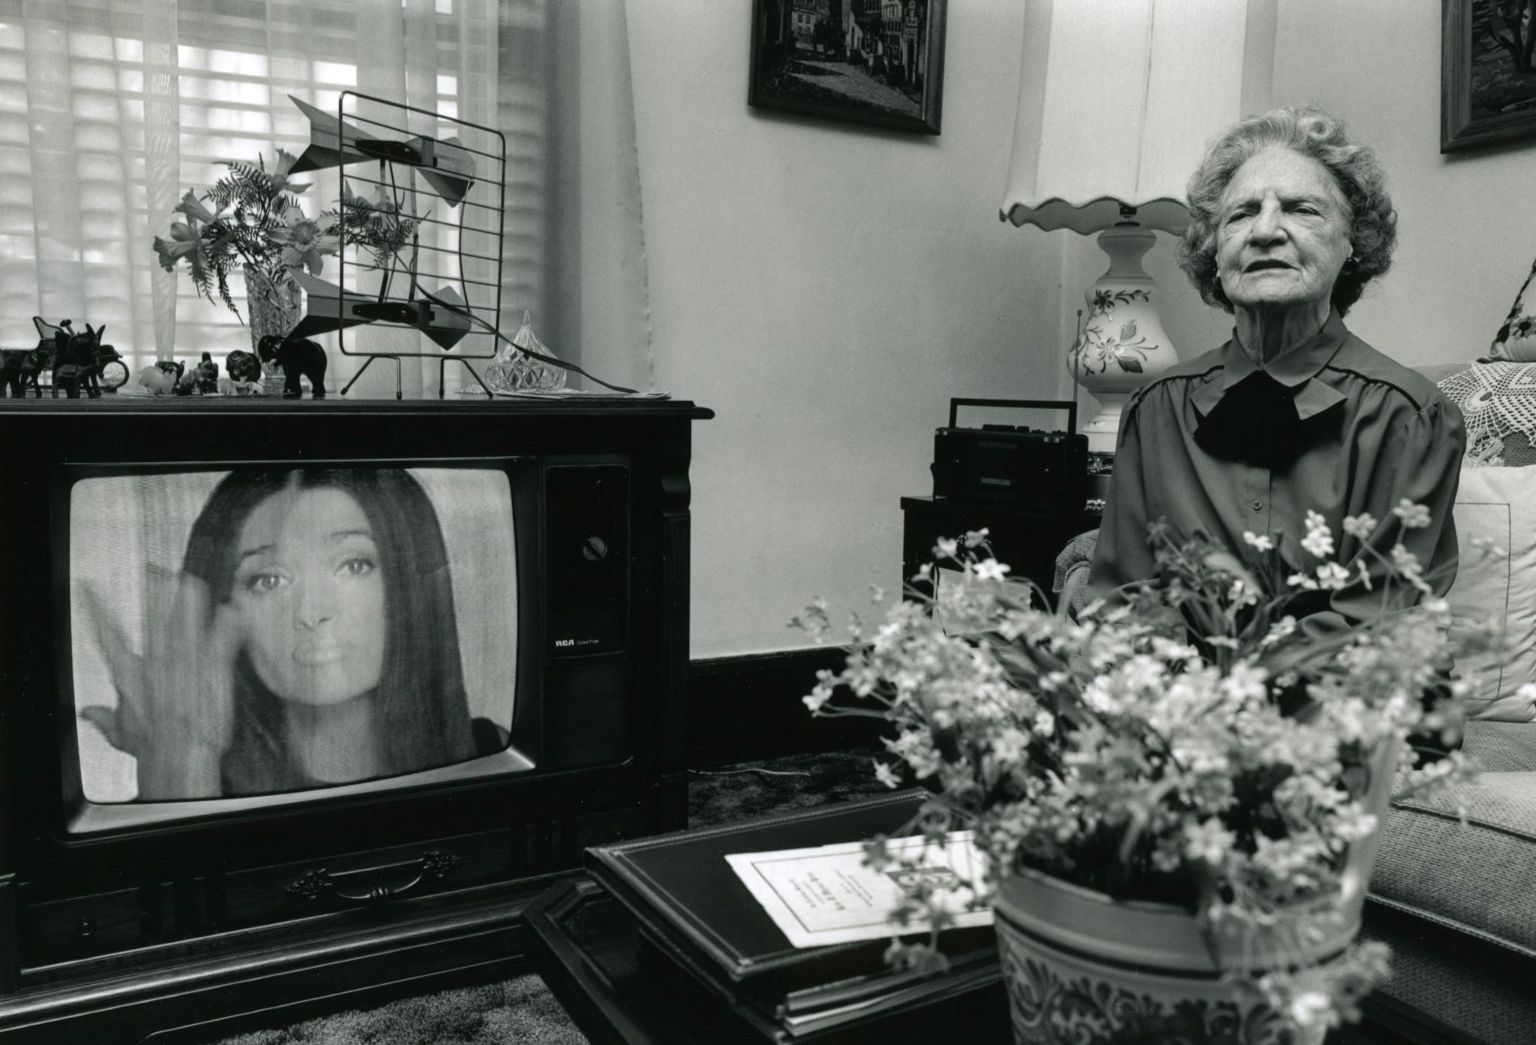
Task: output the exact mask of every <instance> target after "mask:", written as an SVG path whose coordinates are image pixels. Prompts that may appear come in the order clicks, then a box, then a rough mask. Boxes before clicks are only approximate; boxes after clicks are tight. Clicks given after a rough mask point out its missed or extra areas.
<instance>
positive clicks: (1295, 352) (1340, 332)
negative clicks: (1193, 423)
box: [1192, 310, 1349, 421]
mask: <svg viewBox="0 0 1536 1045" xmlns="http://www.w3.org/2000/svg"><path fill="white" fill-rule="evenodd" d="M1348 338H1349V329H1348V328H1347V327H1345V326H1344V320H1343V318H1342V317H1341V316H1340V315H1339V314H1338V312H1337V311H1333V310H1330V311H1329V313H1328V319H1327V321H1326V322H1324V323H1323V327H1322V329H1321V330H1319V331H1318V332H1317V333H1316V334H1313V335H1312V336H1311V337H1309V338H1308V339H1307V340H1306V341H1304V342H1302V343H1301V344H1300V345H1298V346H1297V347H1296V348H1293V349H1291V351H1289V352H1287V353H1285V355H1283V356H1281V357H1280V358H1279V359H1276V360H1275V361H1274V362H1272V363H1270V364H1269V365H1268V366H1266V367H1264V368H1263V369H1264V370H1265V371H1267V372H1268V373H1269V376H1270V377H1272V378H1274V379H1275V380H1276V381H1278V382H1280V383H1281V384H1282V385H1285V386H1286V387H1287V388H1294V389H1296V398H1295V403H1296V416H1297V417H1298V418H1300V419H1301V420H1303V421H1305V420H1307V418H1309V417H1313V416H1315V415H1317V414H1320V413H1322V412H1323V411H1324V410H1327V409H1328V408H1329V407H1331V406H1334V405H1335V404H1337V403H1341V402H1343V401H1344V393H1343V392H1340V391H1339V390H1338V389H1337V388H1334V387H1333V386H1332V385H1329V384H1326V383H1325V382H1322V381H1318V380H1315V379H1316V377H1317V375H1318V374H1320V373H1322V371H1323V368H1324V367H1325V366H1327V365H1328V364H1329V363H1330V362H1332V361H1333V357H1334V356H1336V355H1337V354H1338V352H1339V349H1340V348H1342V347H1344V342H1345V341H1346V340H1347V339H1348ZM1221 363H1222V372H1221V376H1220V377H1219V378H1217V379H1216V380H1213V381H1207V382H1206V383H1205V384H1203V385H1201V386H1200V387H1199V388H1198V389H1196V390H1195V393H1194V395H1193V396H1192V399H1193V400H1194V404H1195V407H1196V408H1197V409H1198V410H1199V411H1200V413H1201V414H1204V415H1209V414H1210V412H1211V410H1212V409H1213V408H1214V407H1215V406H1216V404H1217V403H1219V402H1221V399H1222V397H1223V396H1224V395H1226V394H1227V390H1228V389H1230V388H1232V387H1233V386H1234V385H1236V384H1237V383H1238V382H1239V381H1241V380H1242V379H1243V378H1245V377H1247V376H1248V375H1250V374H1252V373H1253V372H1254V371H1256V370H1258V369H1259V365H1258V364H1257V363H1255V362H1254V361H1253V358H1252V357H1251V356H1249V355H1248V353H1247V352H1245V351H1243V346H1242V345H1240V344H1238V342H1237V335H1236V333H1235V332H1234V333H1233V336H1232V338H1231V340H1229V341H1228V342H1227V343H1226V344H1224V345H1222V346H1221Z"/></svg>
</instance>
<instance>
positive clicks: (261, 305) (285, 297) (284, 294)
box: [245, 270, 303, 383]
mask: <svg viewBox="0 0 1536 1045" xmlns="http://www.w3.org/2000/svg"><path fill="white" fill-rule="evenodd" d="M245 292H246V310H247V311H248V312H249V313H250V317H249V319H250V323H249V326H250V330H251V351H252V352H255V353H256V356H257V358H258V359H259V358H261V352H260V348H261V339H262V338H264V337H266V336H268V335H269V334H275V335H276V336H278V337H287V336H288V331H290V330H292V329H293V328H294V327H296V326H298V323H299V317H300V314H301V312H302V304H303V302H302V301H301V299H300V297H299V288H298V287H296V286H294V285H293V284H292V283H291V282H286V281H284V282H278V283H273V282H272V281H271V280H269V279H268V278H267V277H266V276H264V275H262V274H261V273H259V272H253V271H250V270H247V271H246V273H245ZM279 383H281V382H279Z"/></svg>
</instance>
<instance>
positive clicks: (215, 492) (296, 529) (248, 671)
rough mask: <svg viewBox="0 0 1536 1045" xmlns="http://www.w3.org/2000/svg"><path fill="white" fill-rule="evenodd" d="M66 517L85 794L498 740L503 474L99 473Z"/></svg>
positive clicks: (255, 777) (182, 796) (258, 789)
mask: <svg viewBox="0 0 1536 1045" xmlns="http://www.w3.org/2000/svg"><path fill="white" fill-rule="evenodd" d="M67 532H68V556H69V559H68V576H69V581H70V583H69V594H70V599H69V614H70V636H71V643H70V649H69V654H70V664H71V669H72V681H73V693H72V699H73V704H74V711H75V716H74V729H75V740H76V745H77V749H78V755H79V781H78V784H79V797H81V798H83V799H84V801H85V802H86V803H90V804H92V805H96V806H111V805H114V804H127V805H138V804H154V803H172V805H171V806H169V807H165V808H173V809H174V808H175V807H176V806H177V805H179V804H181V803H185V802H187V801H189V800H197V799H224V800H228V799H240V798H261V797H262V796H266V797H268V798H269V799H270V798H271V797H273V796H282V795H289V796H293V797H294V798H297V797H299V796H302V795H305V794H312V793H313V792H314V791H315V789H319V788H325V789H335V788H338V787H340V788H342V789H344V790H354V789H355V788H356V786H358V785H362V786H363V787H364V788H367V789H372V788H373V787H377V786H379V785H378V783H377V782H380V781H388V780H395V779H398V778H401V777H405V776H407V775H410V774H420V773H422V772H423V771H427V770H433V769H436V768H438V767H444V766H456V765H466V764H472V763H473V762H474V760H476V759H483V758H485V757H486V756H489V755H493V754H496V753H497V752H502V751H506V750H507V748H508V736H509V730H510V728H511V724H512V714H513V702H514V699H515V694H516V675H517V658H518V618H517V594H518V593H517V584H518V574H517V562H518V559H517V548H516V539H515V532H514V527H513V498H512V491H511V489H510V483H509V479H508V474H507V472H506V471H505V470H503V469H500V468H494V467H483V466H480V467H410V468H396V467H382V466H372V465H369V466H359V465H356V464H349V465H347V466H338V467H303V468H295V467H292V466H291V465H288V466H270V467H268V466H245V465H241V466H239V467H235V468H231V469H226V470H207V469H203V468H190V467H189V468H186V469H182V470H177V469H175V468H171V469H155V470H153V471H145V470H138V471H131V470H129V469H125V468H113V469H95V470H92V471H90V472H89V473H88V474H83V475H82V477H81V478H79V479H78V480H77V481H76V482H74V483H73V484H72V486H71V487H70V491H69V495H68V528H67ZM368 782H375V783H373V784H372V785H370V784H369V783H368Z"/></svg>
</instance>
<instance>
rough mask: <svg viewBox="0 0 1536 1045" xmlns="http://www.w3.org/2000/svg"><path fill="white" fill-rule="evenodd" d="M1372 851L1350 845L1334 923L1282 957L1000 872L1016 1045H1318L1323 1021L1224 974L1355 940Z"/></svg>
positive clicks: (1378, 763) (1367, 845)
mask: <svg viewBox="0 0 1536 1045" xmlns="http://www.w3.org/2000/svg"><path fill="white" fill-rule="evenodd" d="M1399 747H1400V745H1397V744H1391V745H1384V746H1383V749H1382V750H1381V751H1379V752H1377V754H1376V756H1375V757H1373V759H1372V761H1371V786H1370V791H1369V793H1368V795H1367V799H1366V807H1367V810H1368V811H1369V812H1371V813H1373V814H1374V815H1375V816H1376V819H1377V823H1378V824H1379V823H1380V822H1381V818H1382V816H1383V815H1384V813H1385V811H1386V806H1387V802H1388V799H1389V797H1390V791H1391V781H1392V775H1393V768H1394V766H1395V764H1396V758H1397V752H1398V750H1399ZM1376 849H1377V845H1376V836H1375V834H1374V833H1373V834H1372V835H1369V836H1367V837H1366V838H1365V839H1362V840H1361V841H1360V842H1358V843H1357V844H1356V845H1355V846H1353V847H1352V848H1351V850H1350V853H1349V856H1348V857H1347V862H1346V867H1345V872H1344V875H1343V881H1342V885H1341V888H1342V890H1343V896H1342V897H1341V898H1340V904H1339V907H1340V913H1341V914H1342V917H1341V918H1337V919H1328V920H1324V919H1317V920H1315V921H1314V922H1313V925H1314V926H1315V927H1316V928H1317V929H1319V930H1320V931H1319V932H1318V933H1317V934H1316V936H1315V937H1311V938H1309V940H1308V942H1307V943H1306V944H1304V945H1302V944H1300V943H1299V942H1298V941H1296V940H1294V939H1293V940H1292V941H1291V946H1290V947H1288V948H1284V949H1282V948H1280V947H1278V946H1276V945H1275V944H1274V942H1273V941H1272V940H1271V941H1266V940H1265V939H1263V938H1254V937H1245V936H1243V935H1242V934H1240V933H1239V932H1238V931H1236V930H1235V929H1234V930H1229V931H1225V932H1216V933H1211V932H1210V931H1208V930H1207V928H1206V926H1204V925H1202V923H1201V919H1200V917H1199V916H1198V915H1197V914H1196V913H1194V912H1192V911H1189V910H1187V909H1185V908H1183V907H1179V906H1176V905H1172V904H1161V903H1148V902H1139V901H1126V900H1114V899H1111V898H1110V897H1108V896H1106V895H1104V894H1103V893H1099V892H1095V891H1093V890H1091V889H1084V888H1081V887H1079V886H1076V885H1071V884H1069V883H1066V882H1062V881H1060V880H1058V879H1056V878H1053V877H1051V876H1050V875H1046V874H1042V873H1040V872H1037V871H1033V870H1030V869H1027V868H1026V869H1023V870H1020V871H1018V872H1016V873H1013V874H1010V875H1008V876H1006V877H1005V878H1003V880H1002V881H1001V882H1000V883H999V888H998V894H997V899H996V902H995V904H994V905H993V914H994V917H995V925H996V928H997V935H998V947H999V951H1000V953H1001V958H1002V970H1003V982H1004V984H1005V985H1006V986H1007V989H1008V999H1009V1008H1010V1012H1011V1016H1012V1020H1013V1033H1014V1040H1015V1041H1016V1042H1017V1043H1018V1045H1111V1043H1120V1042H1128V1041H1138V1042H1139V1041H1147V1042H1152V1041H1168V1042H1173V1041H1178V1042H1188V1043H1191V1045H1196V1043H1198V1045H1321V1043H1322V1041H1323V1038H1324V1035H1325V1033H1326V1027H1324V1026H1323V1025H1322V1024H1321V1022H1320V1021H1319V1022H1318V1023H1315V1024H1313V1025H1310V1026H1304V1027H1303V1026H1298V1025H1297V1024H1296V1023H1294V1022H1293V1021H1292V1020H1291V1019H1289V1018H1287V1017H1286V1016H1284V1015H1282V1014H1281V1013H1279V1012H1277V1011H1275V1010H1274V1009H1273V1008H1271V1007H1270V1006H1269V1005H1268V1004H1267V1003H1266V1002H1265V1000H1264V999H1263V998H1262V997H1261V996H1260V995H1259V994H1258V992H1257V991H1256V990H1244V989H1242V988H1240V987H1239V986H1238V985H1235V984H1233V983H1231V982H1230V981H1226V980H1223V979H1222V970H1223V968H1231V967H1233V965H1235V964H1236V963H1237V961H1238V956H1245V957H1246V958H1247V963H1246V967H1248V968H1254V969H1255V971H1256V972H1261V971H1263V970H1264V969H1265V968H1280V967H1290V968H1292V969H1297V970H1306V969H1319V970H1321V969H1324V968H1326V965H1327V963H1328V962H1329V961H1330V960H1332V959H1334V958H1336V957H1337V956H1338V955H1339V954H1340V952H1341V951H1342V950H1343V949H1344V948H1345V947H1346V946H1348V944H1349V943H1350V942H1351V941H1352V940H1353V939H1354V937H1355V935H1356V934H1357V933H1358V932H1359V929H1360V912H1361V907H1362V905H1363V903H1364V899H1365V887H1366V884H1367V883H1368V882H1369V879H1370V870H1371V867H1372V866H1373V865H1374V863H1375V859H1376ZM1266 955H1271V956H1272V957H1271V958H1266ZM1255 966H1256V968H1255Z"/></svg>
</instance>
